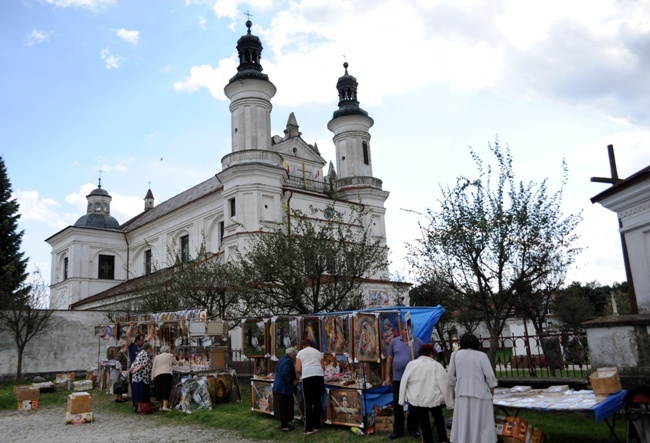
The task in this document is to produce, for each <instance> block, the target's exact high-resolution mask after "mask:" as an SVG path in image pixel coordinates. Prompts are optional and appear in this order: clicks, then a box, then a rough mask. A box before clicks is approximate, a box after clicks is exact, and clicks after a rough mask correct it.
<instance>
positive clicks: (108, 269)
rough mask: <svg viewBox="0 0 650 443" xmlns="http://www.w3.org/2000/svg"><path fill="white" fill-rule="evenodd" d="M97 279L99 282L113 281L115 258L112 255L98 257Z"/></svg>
mask: <svg viewBox="0 0 650 443" xmlns="http://www.w3.org/2000/svg"><path fill="white" fill-rule="evenodd" d="M97 278H99V279H100V280H114V279H115V257H114V256H113V255H100V256H99V272H98V275H97Z"/></svg>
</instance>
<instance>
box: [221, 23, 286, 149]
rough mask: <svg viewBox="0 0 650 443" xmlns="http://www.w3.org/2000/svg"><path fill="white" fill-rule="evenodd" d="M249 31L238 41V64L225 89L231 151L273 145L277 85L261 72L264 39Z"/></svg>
mask: <svg viewBox="0 0 650 443" xmlns="http://www.w3.org/2000/svg"><path fill="white" fill-rule="evenodd" d="M252 25H253V23H252V22H251V21H250V20H248V21H247V22H246V27H247V28H248V32H247V33H246V35H243V36H242V37H241V38H240V39H239V40H238V41H237V52H238V53H239V66H238V67H237V74H235V76H234V77H233V78H231V79H230V81H229V82H228V85H227V86H226V87H225V89H224V92H225V94H226V97H228V98H229V99H230V113H231V117H232V118H231V130H232V132H231V134H232V152H237V151H241V150H244V149H264V150H268V149H269V148H270V147H271V108H272V106H271V99H272V98H273V96H274V95H275V92H276V89H275V85H274V84H273V83H271V82H270V81H269V77H268V75H266V74H263V73H262V64H261V63H260V61H261V58H262V42H261V41H260V39H259V37H257V36H255V35H252V34H251V26H252Z"/></svg>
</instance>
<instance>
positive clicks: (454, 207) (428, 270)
mask: <svg viewBox="0 0 650 443" xmlns="http://www.w3.org/2000/svg"><path fill="white" fill-rule="evenodd" d="M489 149H490V151H491V152H492V154H493V155H494V157H495V159H496V168H495V170H496V172H493V169H492V168H491V167H490V166H488V167H487V168H486V167H484V165H483V162H482V160H481V159H480V158H479V156H478V154H477V153H476V152H475V151H474V150H473V149H472V148H470V153H471V155H472V157H473V159H474V161H475V163H476V165H477V169H478V173H479V176H478V178H477V179H474V180H469V179H467V178H464V177H460V178H458V180H457V183H456V185H455V186H454V187H453V188H449V187H447V188H443V187H441V192H442V199H441V200H440V202H439V203H440V209H439V210H438V211H437V212H434V211H433V210H431V209H428V210H427V220H428V223H427V224H421V225H420V229H421V233H422V238H421V239H419V240H417V242H416V243H415V244H414V245H410V250H409V255H408V257H407V259H408V260H409V262H410V264H411V265H412V267H413V268H414V269H415V270H416V271H417V272H418V273H419V275H420V278H422V279H435V280H437V281H439V282H442V283H443V284H444V285H445V286H446V287H447V288H449V289H450V290H451V291H452V292H453V293H454V294H455V295H456V297H457V299H458V303H459V305H460V306H462V307H463V309H472V310H474V309H476V310H479V311H480V312H481V313H482V316H483V321H484V322H485V326H486V328H487V329H488V331H489V333H490V354H489V355H490V360H491V361H492V363H493V364H494V360H495V357H496V352H497V348H498V338H499V336H500V335H501V332H502V331H503V327H504V325H505V322H506V320H507V319H508V318H511V317H513V316H514V315H515V314H516V312H517V303H518V301H519V299H520V298H521V297H523V296H525V294H531V293H536V292H537V291H538V290H539V289H540V288H541V287H543V285H545V284H546V282H547V281H548V279H549V277H550V276H551V275H554V276H559V277H560V278H559V282H560V283H561V280H562V278H561V277H562V276H563V272H564V270H565V269H566V268H567V267H568V266H569V265H571V264H572V263H573V261H574V257H575V255H576V254H577V253H578V252H579V250H580V249H579V248H577V247H575V246H574V243H575V240H576V239H577V235H576V234H575V233H574V230H575V228H576V226H577V224H578V223H579V221H580V219H581V216H580V215H579V214H578V215H568V216H564V215H563V214H562V212H561V210H560V206H561V202H562V190H563V189H564V186H565V185H566V181H567V175H568V173H567V168H566V165H565V164H564V163H563V170H564V175H563V181H562V185H561V187H560V189H559V190H558V191H556V192H555V193H554V194H551V195H549V192H548V190H547V184H546V180H544V181H543V182H541V183H535V182H529V183H523V182H519V183H517V182H516V181H515V176H514V172H513V167H512V157H511V154H510V150H509V149H508V148H507V147H506V149H505V150H502V149H501V147H500V145H499V142H498V140H497V141H496V142H495V144H494V145H493V146H492V145H489Z"/></svg>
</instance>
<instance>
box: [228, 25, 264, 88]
mask: <svg viewBox="0 0 650 443" xmlns="http://www.w3.org/2000/svg"><path fill="white" fill-rule="evenodd" d="M251 26H253V22H251V21H250V20H247V21H246V27H247V28H248V32H247V33H246V35H242V36H241V37H240V38H239V40H237V52H238V53H239V66H237V74H235V76H234V77H233V78H231V79H230V81H229V82H228V83H232V82H234V81H235V80H244V79H247V78H256V79H259V80H267V81H268V79H269V76H268V75H266V74H262V64H261V63H260V60H261V59H262V49H263V48H262V42H261V41H260V39H259V37H258V36H256V35H253V34H251Z"/></svg>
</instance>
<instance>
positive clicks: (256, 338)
mask: <svg viewBox="0 0 650 443" xmlns="http://www.w3.org/2000/svg"><path fill="white" fill-rule="evenodd" d="M266 328H267V324H266V322H265V321H264V320H262V319H248V320H245V321H244V322H243V325H242V335H243V337H242V341H243V343H244V346H243V347H244V355H245V356H246V357H247V358H254V357H264V356H265V355H266V344H265V343H264V340H265V339H266V334H267V332H266Z"/></svg>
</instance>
